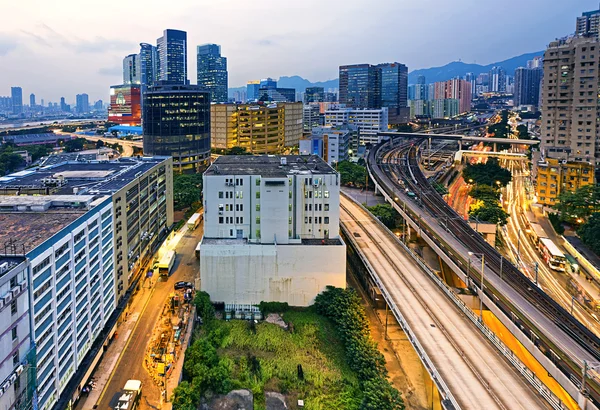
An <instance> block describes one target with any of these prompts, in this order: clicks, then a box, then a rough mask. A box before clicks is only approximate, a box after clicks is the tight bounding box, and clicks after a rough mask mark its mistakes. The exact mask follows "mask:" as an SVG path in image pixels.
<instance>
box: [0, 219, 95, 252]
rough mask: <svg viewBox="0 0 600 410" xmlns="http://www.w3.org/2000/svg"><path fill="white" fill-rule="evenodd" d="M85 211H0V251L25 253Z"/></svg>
mask: <svg viewBox="0 0 600 410" xmlns="http://www.w3.org/2000/svg"><path fill="white" fill-rule="evenodd" d="M85 212H87V210H85V209H76V210H56V211H54V210H49V211H45V212H19V213H17V212H0V226H1V227H2V229H0V252H3V253H14V254H25V253H27V252H29V251H31V250H32V249H34V248H36V247H37V246H38V245H40V244H42V243H43V242H44V241H46V240H47V239H48V238H50V237H51V236H52V235H54V234H56V233H57V232H59V231H60V230H61V229H63V228H64V227H65V226H67V225H68V224H70V223H71V222H73V221H74V220H76V219H77V218H79V217H80V216H81V215H83V214H84V213H85ZM5 249H7V251H6V252H5Z"/></svg>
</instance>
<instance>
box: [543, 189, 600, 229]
mask: <svg viewBox="0 0 600 410" xmlns="http://www.w3.org/2000/svg"><path fill="white" fill-rule="evenodd" d="M554 209H556V210H557V211H558V213H559V215H560V219H561V220H563V221H565V222H570V223H580V221H581V220H585V219H587V218H588V217H589V216H590V215H592V214H593V213H596V212H600V185H596V184H591V185H585V186H583V187H581V188H579V189H578V190H576V191H574V192H571V191H563V192H561V193H560V195H559V196H558V203H557V204H556V205H554Z"/></svg>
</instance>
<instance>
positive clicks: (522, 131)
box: [517, 124, 531, 140]
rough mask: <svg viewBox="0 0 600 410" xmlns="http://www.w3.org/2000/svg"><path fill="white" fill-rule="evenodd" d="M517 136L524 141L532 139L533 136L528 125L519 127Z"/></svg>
mask: <svg viewBox="0 0 600 410" xmlns="http://www.w3.org/2000/svg"><path fill="white" fill-rule="evenodd" d="M517 134H518V137H519V139H522V140H528V139H531V136H530V135H529V131H528V130H527V125H525V124H520V125H517Z"/></svg>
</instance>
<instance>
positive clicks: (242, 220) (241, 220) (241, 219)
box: [240, 216, 244, 224]
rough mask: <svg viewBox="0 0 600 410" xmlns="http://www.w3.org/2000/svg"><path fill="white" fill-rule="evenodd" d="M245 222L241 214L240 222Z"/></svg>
mask: <svg viewBox="0 0 600 410" xmlns="http://www.w3.org/2000/svg"><path fill="white" fill-rule="evenodd" d="M243 223H244V217H243V216H240V224H243Z"/></svg>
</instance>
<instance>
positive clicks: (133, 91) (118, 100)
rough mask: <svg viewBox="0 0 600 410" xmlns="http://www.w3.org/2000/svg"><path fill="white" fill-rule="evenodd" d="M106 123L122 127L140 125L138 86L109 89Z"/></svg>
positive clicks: (140, 110)
mask: <svg viewBox="0 0 600 410" xmlns="http://www.w3.org/2000/svg"><path fill="white" fill-rule="evenodd" d="M108 121H109V122H114V123H117V124H122V125H133V126H139V125H141V123H142V92H141V86H140V85H137V84H123V85H113V86H111V87H110V106H109V107H108Z"/></svg>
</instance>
